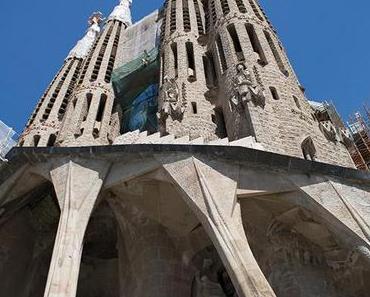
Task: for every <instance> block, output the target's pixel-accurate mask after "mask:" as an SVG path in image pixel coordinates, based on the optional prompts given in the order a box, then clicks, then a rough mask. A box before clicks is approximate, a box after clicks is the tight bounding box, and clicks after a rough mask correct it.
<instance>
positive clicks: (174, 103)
mask: <svg viewBox="0 0 370 297" xmlns="http://www.w3.org/2000/svg"><path fill="white" fill-rule="evenodd" d="M182 93H183V94H184V95H185V96H180V90H179V87H178V85H177V83H176V81H175V79H173V78H169V77H168V76H165V77H164V79H163V85H162V91H161V95H160V98H159V104H160V106H159V113H158V118H159V119H160V120H165V119H166V118H167V117H168V116H171V117H172V118H175V119H176V118H180V117H181V116H182V115H183V114H184V112H185V109H186V99H185V98H186V86H185V84H183V85H182Z"/></svg>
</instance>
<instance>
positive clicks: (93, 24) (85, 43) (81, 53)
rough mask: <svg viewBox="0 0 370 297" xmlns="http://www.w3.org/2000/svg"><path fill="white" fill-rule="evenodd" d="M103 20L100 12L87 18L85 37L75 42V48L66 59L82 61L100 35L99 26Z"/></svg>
mask: <svg viewBox="0 0 370 297" xmlns="http://www.w3.org/2000/svg"><path fill="white" fill-rule="evenodd" d="M102 20H103V15H102V13H101V12H99V11H98V12H94V13H93V14H92V15H91V17H90V18H89V21H88V22H89V25H90V27H89V29H88V30H87V32H86V35H85V36H84V37H83V38H82V39H81V40H80V41H78V42H77V44H76V46H75V47H74V48H73V49H72V50H71V51H70V52H69V54H68V56H67V59H70V58H77V59H84V58H86V56H87V55H88V53H89V51H90V49H91V47H92V45H93V44H94V41H95V39H96V37H97V36H98V34H99V33H100V27H99V24H100V23H101V21H102Z"/></svg>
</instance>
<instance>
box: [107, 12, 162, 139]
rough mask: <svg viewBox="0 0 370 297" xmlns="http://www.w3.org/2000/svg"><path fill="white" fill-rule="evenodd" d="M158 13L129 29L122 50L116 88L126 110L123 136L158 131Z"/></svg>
mask: <svg viewBox="0 0 370 297" xmlns="http://www.w3.org/2000/svg"><path fill="white" fill-rule="evenodd" d="M158 17H159V15H158V11H155V12H153V13H152V14H150V15H149V16H147V17H146V18H144V19H143V20H141V21H140V22H138V23H136V24H135V25H133V26H131V27H129V28H128V29H127V30H126V32H125V35H124V36H123V38H122V40H121V41H120V42H121V43H122V44H121V46H120V47H119V48H121V49H124V51H122V52H119V53H118V55H117V56H118V57H119V58H118V60H117V63H116V68H115V69H114V70H113V74H112V85H113V89H114V92H115V96H116V100H118V102H119V104H120V106H121V107H122V111H123V122H122V125H121V126H122V131H121V133H125V132H129V131H135V130H140V131H148V132H149V133H154V132H156V131H157V130H158V127H157V126H158V124H157V110H158V103H157V101H158V100H157V98H158V87H159V86H158V83H159V72H160V64H159V58H158V53H159V36H160V27H161V21H160V20H159V19H158Z"/></svg>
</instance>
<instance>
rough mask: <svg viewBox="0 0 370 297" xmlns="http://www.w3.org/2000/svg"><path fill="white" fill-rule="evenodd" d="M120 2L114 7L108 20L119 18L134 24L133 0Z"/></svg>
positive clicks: (127, 24) (125, 22)
mask: <svg viewBox="0 0 370 297" xmlns="http://www.w3.org/2000/svg"><path fill="white" fill-rule="evenodd" d="M119 2H120V3H119V4H118V5H117V6H116V7H115V8H114V9H113V11H112V13H111V14H110V16H109V18H108V20H118V21H121V22H122V23H124V24H125V25H126V27H128V26H131V25H132V17H131V4H132V0H120V1H119Z"/></svg>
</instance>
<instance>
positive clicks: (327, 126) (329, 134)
mask: <svg viewBox="0 0 370 297" xmlns="http://www.w3.org/2000/svg"><path fill="white" fill-rule="evenodd" d="M319 127H320V130H321V132H322V133H323V134H324V135H325V137H326V138H327V139H328V140H330V141H334V142H336V141H338V140H339V136H338V134H337V131H336V129H335V127H334V125H333V123H332V122H331V121H324V122H320V124H319Z"/></svg>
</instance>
